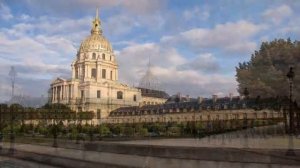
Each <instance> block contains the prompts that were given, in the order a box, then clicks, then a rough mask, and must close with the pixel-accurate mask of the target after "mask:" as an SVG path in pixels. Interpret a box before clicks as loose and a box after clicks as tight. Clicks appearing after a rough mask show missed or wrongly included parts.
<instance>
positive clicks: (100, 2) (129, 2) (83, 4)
mask: <svg viewBox="0 0 300 168" xmlns="http://www.w3.org/2000/svg"><path fill="white" fill-rule="evenodd" d="M25 3H26V4H27V5H28V6H29V7H30V8H31V9H32V10H34V11H40V12H47V13H52V14H59V15H70V14H72V13H74V12H76V11H82V12H84V13H85V12H89V13H91V12H90V11H91V10H92V13H94V11H95V10H96V8H97V7H99V8H100V11H101V10H102V9H106V8H118V7H120V8H121V9H123V10H125V11H127V12H130V13H133V14H135V15H152V14H153V13H155V12H156V11H158V10H160V9H162V8H163V7H164V6H165V5H164V4H165V0H151V1H149V0H85V1H83V0H73V1H72V2H69V1H62V0H51V1H40V0H26V1H25Z"/></svg>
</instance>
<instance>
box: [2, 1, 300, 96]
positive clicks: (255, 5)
mask: <svg viewBox="0 0 300 168" xmlns="http://www.w3.org/2000/svg"><path fill="white" fill-rule="evenodd" d="M97 7H99V8H100V18H101V21H102V28H103V31H104V35H105V36H106V38H108V39H109V40H110V42H111V43H112V46H113V48H114V52H115V53H116V55H117V60H118V63H119V67H120V68H119V73H120V75H119V78H120V79H119V80H120V81H121V82H124V83H127V84H129V85H135V86H136V85H138V83H139V80H140V78H141V77H142V76H143V74H144V73H145V71H146V65H147V63H148V58H149V57H150V58H151V64H152V71H153V73H154V75H155V76H156V77H157V79H158V80H159V81H160V83H161V88H162V89H164V90H165V91H167V92H168V93H170V94H174V93H177V92H181V93H182V94H189V95H191V96H193V97H196V96H210V95H211V94H219V95H223V96H226V95H228V93H235V94H236V87H237V83H236V81H235V66H236V65H237V64H238V62H241V61H247V60H249V58H250V56H251V53H253V52H254V51H255V50H256V49H258V48H259V46H260V43H261V42H262V41H269V40H273V39H275V38H288V37H290V38H291V39H292V40H299V37H300V17H299V16H300V10H299V9H300V1H297V0H243V1H240V0H220V1H209V0H207V1H202V0H189V1H182V0H109V1H108V0H102V1H101V0H64V1H62V0H51V1H50V0H48V1H41V0H22V1H20V0H0V21H1V22H0V101H3V100H5V99H7V98H8V97H9V96H10V80H9V77H8V72H9V69H10V66H15V68H16V70H17V72H18V76H17V79H16V93H17V94H25V95H32V96H41V95H47V89H48V87H49V84H50V81H51V80H53V79H54V78H55V77H58V76H61V77H67V78H68V77H69V76H70V72H71V71H70V69H71V68H70V64H71V62H72V60H73V59H74V58H75V54H76V52H77V49H78V46H79V45H80V43H81V41H82V40H83V39H84V38H85V37H86V36H87V35H89V33H90V28H91V21H92V19H93V17H94V16H95V10H96V8H97Z"/></svg>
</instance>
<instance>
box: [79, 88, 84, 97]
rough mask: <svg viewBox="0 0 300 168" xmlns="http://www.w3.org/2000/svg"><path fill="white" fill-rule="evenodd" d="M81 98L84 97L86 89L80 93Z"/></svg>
mask: <svg viewBox="0 0 300 168" xmlns="http://www.w3.org/2000/svg"><path fill="white" fill-rule="evenodd" d="M80 97H81V98H83V97H84V90H81V95H80Z"/></svg>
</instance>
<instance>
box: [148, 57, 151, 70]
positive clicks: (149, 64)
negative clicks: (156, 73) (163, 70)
mask: <svg viewBox="0 0 300 168" xmlns="http://www.w3.org/2000/svg"><path fill="white" fill-rule="evenodd" d="M148 61H149V62H148V68H149V69H150V66H151V62H150V55H149V60H148Z"/></svg>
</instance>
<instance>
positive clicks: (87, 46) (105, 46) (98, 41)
mask: <svg viewBox="0 0 300 168" xmlns="http://www.w3.org/2000/svg"><path fill="white" fill-rule="evenodd" d="M103 50H105V51H110V52H111V51H112V47H111V44H110V43H109V41H108V40H107V39H106V38H105V37H103V36H102V35H99V34H91V35H90V36H88V37H87V38H86V39H85V40H83V42H82V43H81V45H80V49H79V52H90V51H103Z"/></svg>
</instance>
